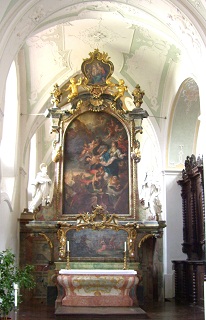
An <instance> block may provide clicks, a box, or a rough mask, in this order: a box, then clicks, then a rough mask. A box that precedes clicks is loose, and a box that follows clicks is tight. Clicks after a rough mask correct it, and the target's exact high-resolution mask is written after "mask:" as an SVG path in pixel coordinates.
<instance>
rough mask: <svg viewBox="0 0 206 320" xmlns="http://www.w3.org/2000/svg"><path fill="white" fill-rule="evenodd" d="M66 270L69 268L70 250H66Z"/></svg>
mask: <svg viewBox="0 0 206 320" xmlns="http://www.w3.org/2000/svg"><path fill="white" fill-rule="evenodd" d="M66 268H67V270H69V269H71V267H70V251H67V266H66Z"/></svg>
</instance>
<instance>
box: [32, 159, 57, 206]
mask: <svg viewBox="0 0 206 320" xmlns="http://www.w3.org/2000/svg"><path fill="white" fill-rule="evenodd" d="M51 184H52V180H51V179H50V178H49V176H48V174H47V165H46V164H45V163H42V164H41V165H40V172H38V173H37V176H36V179H35V180H34V182H33V183H32V185H33V187H34V188H33V192H32V201H31V204H30V206H29V211H30V212H33V211H34V210H35V209H37V208H38V206H39V205H40V204H41V205H42V206H47V205H48V204H49V203H50V189H51Z"/></svg>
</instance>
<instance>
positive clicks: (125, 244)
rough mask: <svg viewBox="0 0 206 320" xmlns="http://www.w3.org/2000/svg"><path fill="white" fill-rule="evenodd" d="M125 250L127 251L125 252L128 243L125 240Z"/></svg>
mask: <svg viewBox="0 0 206 320" xmlns="http://www.w3.org/2000/svg"><path fill="white" fill-rule="evenodd" d="M124 251H125V252H126V251H127V243H126V241H125V243H124Z"/></svg>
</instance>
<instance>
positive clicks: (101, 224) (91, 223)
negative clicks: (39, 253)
mask: <svg viewBox="0 0 206 320" xmlns="http://www.w3.org/2000/svg"><path fill="white" fill-rule="evenodd" d="M119 219H120V217H119V216H118V215H117V214H115V213H113V214H109V213H108V212H107V211H106V210H105V209H104V208H103V207H102V206H96V207H95V208H94V210H93V211H92V212H91V213H89V212H86V213H82V214H78V215H77V217H76V225H73V224H69V223H68V222H66V221H65V222H64V221H61V222H59V223H58V225H59V230H58V239H59V242H60V247H59V256H60V258H65V256H66V234H67V232H68V231H69V230H72V229H73V230H76V231H79V230H82V229H85V228H90V229H93V230H103V229H112V230H115V231H117V232H118V231H119V230H124V231H126V232H127V234H128V237H127V247H128V252H129V257H130V258H132V257H134V250H135V239H136V236H137V229H138V228H139V224H138V223H127V224H122V223H121V224H119ZM121 220H122V217H121Z"/></svg>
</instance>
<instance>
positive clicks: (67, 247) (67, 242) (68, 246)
mask: <svg viewBox="0 0 206 320" xmlns="http://www.w3.org/2000/svg"><path fill="white" fill-rule="evenodd" d="M67 251H69V241H67Z"/></svg>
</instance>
